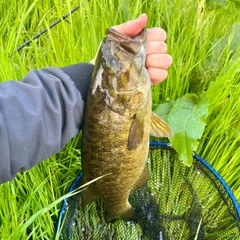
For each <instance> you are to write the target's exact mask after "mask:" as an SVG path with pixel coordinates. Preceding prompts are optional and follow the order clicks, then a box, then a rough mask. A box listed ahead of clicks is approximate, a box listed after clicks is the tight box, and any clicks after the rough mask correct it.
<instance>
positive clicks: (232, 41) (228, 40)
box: [212, 23, 240, 62]
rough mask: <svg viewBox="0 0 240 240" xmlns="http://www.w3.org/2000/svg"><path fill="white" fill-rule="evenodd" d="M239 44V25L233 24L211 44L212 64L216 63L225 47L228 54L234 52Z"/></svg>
mask: <svg viewBox="0 0 240 240" xmlns="http://www.w3.org/2000/svg"><path fill="white" fill-rule="evenodd" d="M239 43H240V23H234V24H233V25H232V26H231V27H230V29H229V30H228V32H227V33H226V34H225V35H224V36H223V37H222V38H220V39H218V40H216V41H215V42H213V43H212V46H213V62H217V61H218V59H219V57H220V56H221V54H222V52H223V51H224V49H225V48H226V47H229V51H230V52H234V51H235V50H236V47H237V45H238V44H239Z"/></svg>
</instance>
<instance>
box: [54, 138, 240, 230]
mask: <svg viewBox="0 0 240 240" xmlns="http://www.w3.org/2000/svg"><path fill="white" fill-rule="evenodd" d="M149 146H150V147H172V145H171V144H170V143H165V142H150V143H149ZM193 158H194V159H195V160H197V161H198V162H200V163H201V164H202V165H203V166H205V167H206V168H207V169H209V170H210V171H211V172H212V174H213V175H214V176H215V177H216V178H217V179H218V180H219V182H220V183H221V184H222V185H223V187H224V188H225V190H226V191H227V193H228V195H229V197H230V199H231V200H232V202H233V204H234V206H235V209H236V212H237V215H238V220H239V221H240V205H239V203H238V201H237V199H236V197H235V195H234V194H233V192H232V190H231V189H230V187H229V186H228V184H227V183H226V182H225V181H224V179H223V178H222V177H221V175H220V174H219V173H218V172H217V171H216V170H215V169H214V168H213V167H212V166H211V165H210V164H209V163H207V162H206V161H205V160H204V159H203V158H201V157H199V156H198V155H197V154H193ZM81 178H82V172H81V173H80V174H79V175H78V176H77V177H76V179H75V180H74V182H73V184H72V185H71V187H70V188H69V191H68V192H69V193H70V192H72V191H73V190H74V189H75V188H76V186H77V184H78V183H79V181H80V180H81ZM68 199H69V197H67V198H65V199H64V202H63V204H62V207H61V209H60V212H59V217H58V222H57V229H56V233H58V232H59V231H60V229H61V225H62V220H63V218H64V214H65V211H66V208H67V205H68Z"/></svg>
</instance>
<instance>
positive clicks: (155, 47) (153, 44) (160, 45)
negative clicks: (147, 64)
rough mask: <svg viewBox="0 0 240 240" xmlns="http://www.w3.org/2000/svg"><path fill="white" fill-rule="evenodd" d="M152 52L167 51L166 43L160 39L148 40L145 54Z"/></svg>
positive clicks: (161, 52) (162, 52)
mask: <svg viewBox="0 0 240 240" xmlns="http://www.w3.org/2000/svg"><path fill="white" fill-rule="evenodd" d="M154 53H160V54H164V53H167V44H166V43H165V42H162V41H149V42H148V44H147V55H149V54H154Z"/></svg>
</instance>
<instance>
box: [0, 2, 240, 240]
mask: <svg viewBox="0 0 240 240" xmlns="http://www.w3.org/2000/svg"><path fill="white" fill-rule="evenodd" d="M204 2H205V1H200V0H199V1H191V0H174V1H166V0H161V1H160V0H153V1H140V0H137V1H130V0H122V1H120V0H118V1H111V0H97V1H90V2H88V1H86V0H84V1H81V2H80V4H81V8H80V9H79V10H78V11H77V12H75V13H74V14H73V15H72V16H70V17H69V18H68V19H67V20H68V21H69V22H70V24H69V23H68V22H67V21H63V22H61V23H59V24H58V25H57V26H55V27H54V28H53V29H51V30H49V31H48V32H47V33H46V34H44V35H43V36H41V37H40V38H39V39H37V40H35V41H33V42H32V43H31V44H30V45H28V46H27V47H25V48H24V49H22V50H21V51H19V52H18V53H15V49H16V48H17V47H18V46H19V45H21V44H22V43H23V42H25V41H26V40H28V39H30V38H31V37H32V36H34V35H35V34H36V33H38V32H40V31H41V30H42V29H44V28H45V27H47V26H49V25H50V24H51V23H52V22H54V21H55V20H57V19H58V18H61V16H63V15H64V14H66V13H67V12H69V11H70V10H71V9H72V8H74V7H76V6H78V5H79V1H75V0H72V1H70V0H65V1H63V0H62V1H56V0H52V1H43V0H39V1H37V0H36V1H30V0H25V1H3V0H1V1H0V3H1V8H0V16H1V19H0V33H1V34H0V62H1V64H0V81H2V82H3V81H7V80H10V79H15V80H20V79H21V78H22V77H23V76H24V75H25V74H26V73H27V72H28V71H29V70H31V69H40V68H43V67H46V66H56V67H61V66H65V65H69V64H73V63H77V62H89V61H90V60H91V59H92V58H93V57H94V56H95V52H96V50H97V48H98V44H99V42H100V41H101V39H102V37H103V36H104V32H105V29H106V28H107V27H110V26H113V25H116V24H118V23H122V22H123V21H127V20H129V19H132V18H135V17H137V16H138V15H140V14H141V13H143V12H145V13H147V14H148V16H149V24H148V27H154V26H161V27H163V28H164V29H165V30H167V32H168V40H167V43H168V47H169V53H170V54H171V55H172V56H173V60H174V62H173V65H172V67H171V68H170V69H169V71H168V72H169V77H168V79H167V80H166V81H165V82H164V83H162V84H161V85H159V86H156V87H154V88H153V102H154V103H160V102H166V101H169V100H176V99H178V98H179V97H181V96H183V95H184V94H185V93H188V92H191V93H197V94H198V93H201V92H202V91H206V92H207V94H208V97H209V100H210V109H209V115H208V119H207V126H206V129H205V132H204V135H203V137H202V139H201V140H200V143H199V148H198V154H199V155H200V156H202V157H204V158H205V159H206V160H207V161H208V162H209V163H211V164H212V165H213V166H214V167H215V169H216V170H218V171H219V173H220V174H221V175H222V176H223V178H224V179H225V180H226V182H227V183H228V184H229V185H230V187H231V188H232V189H233V191H234V193H235V195H236V197H237V199H238V200H239V201H240V180H239V172H240V165H239V159H240V150H239V147H240V144H239V142H240V119H239V114H240V99H239V95H240V85H239V70H240V59H239V58H238V57H237V56H238V55H239V48H237V49H236V51H235V52H234V53H232V52H230V51H229V44H230V41H231V38H230V39H229V43H228V44H227V45H226V47H225V48H224V50H223V51H222V52H221V54H219V55H218V56H217V57H214V55H213V53H214V49H216V46H214V45H212V43H214V42H215V41H216V40H217V39H219V38H221V37H223V36H224V35H225V34H226V32H227V31H228V30H229V28H230V27H231V25H232V24H233V23H236V22H240V17H239V10H237V9H236V8H235V5H234V4H231V3H229V5H228V7H227V9H221V8H220V9H216V10H209V11H206V9H205V8H204V7H203V6H204V5H203V4H204ZM79 138H80V136H78V137H76V138H74V139H73V140H72V141H71V142H70V143H69V144H68V145H67V146H66V147H65V148H64V149H63V150H62V151H61V152H60V153H59V154H57V155H55V156H53V157H51V158H50V159H48V160H46V161H43V162H42V163H41V164H39V165H37V166H35V167H34V168H33V169H31V170H29V171H27V172H25V173H20V174H18V176H17V177H16V178H15V179H14V180H13V181H11V182H8V183H5V184H3V185H1V186H0V198H1V207H0V236H1V239H52V237H53V233H54V224H55V223H56V221H57V216H58V210H59V207H60V204H58V203H56V202H55V201H57V200H58V199H59V198H60V197H61V196H62V195H63V194H64V193H66V191H67V189H68V187H69V185H70V184H71V182H72V180H73V179H74V178H75V177H76V174H77V173H78V172H79V168H80V152H79V150H78V145H79V144H78V141H79ZM52 203H54V204H52ZM51 204H52V205H51ZM47 206H49V207H48V208H47ZM39 211H40V213H39V214H36V213H38V212H39Z"/></svg>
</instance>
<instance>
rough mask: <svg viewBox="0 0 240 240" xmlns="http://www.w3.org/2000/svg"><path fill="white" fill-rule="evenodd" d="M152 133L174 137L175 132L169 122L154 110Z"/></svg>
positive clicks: (158, 135) (157, 135)
mask: <svg viewBox="0 0 240 240" xmlns="http://www.w3.org/2000/svg"><path fill="white" fill-rule="evenodd" d="M150 123H151V124H150V126H151V129H150V134H151V135H152V136H154V137H172V136H173V132H172V130H171V129H170V127H169V126H168V124H167V123H166V122H165V121H164V120H163V119H162V118H160V117H159V116H158V115H157V114H155V113H153V112H152V115H151V121H150Z"/></svg>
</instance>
